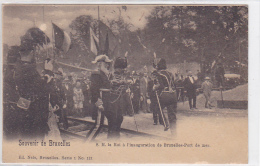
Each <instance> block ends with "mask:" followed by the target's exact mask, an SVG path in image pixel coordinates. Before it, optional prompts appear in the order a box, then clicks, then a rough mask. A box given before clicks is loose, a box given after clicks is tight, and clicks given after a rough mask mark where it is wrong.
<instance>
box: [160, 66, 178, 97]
mask: <svg viewBox="0 0 260 166" xmlns="http://www.w3.org/2000/svg"><path fill="white" fill-rule="evenodd" d="M157 80H158V85H159V86H158V88H157V90H158V91H159V94H160V93H161V92H162V91H163V90H169V86H171V87H172V88H173V89H175V88H176V87H175V84H174V77H173V74H172V73H171V72H169V71H166V70H160V71H158V75H157ZM169 84H171V85H169Z"/></svg>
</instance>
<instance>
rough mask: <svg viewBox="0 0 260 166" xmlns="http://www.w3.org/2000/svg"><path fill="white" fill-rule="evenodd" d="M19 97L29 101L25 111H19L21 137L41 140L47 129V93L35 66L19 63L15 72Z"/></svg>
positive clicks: (44, 83) (45, 84)
mask: <svg viewBox="0 0 260 166" xmlns="http://www.w3.org/2000/svg"><path fill="white" fill-rule="evenodd" d="M15 72H16V74H15V77H14V78H15V83H16V86H17V88H18V93H19V96H20V97H22V98H25V99H27V100H30V101H31V104H30V106H29V108H28V110H27V111H25V110H21V109H20V108H17V109H19V110H20V121H21V126H18V127H21V135H22V137H25V138H40V139H43V138H44V136H45V134H47V132H48V130H49V128H48V125H47V120H48V114H49V91H48V88H47V83H46V81H45V80H43V79H42V78H41V76H40V75H39V73H38V72H37V70H36V64H27V63H21V64H18V65H17V68H16V70H15Z"/></svg>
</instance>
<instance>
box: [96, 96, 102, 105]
mask: <svg viewBox="0 0 260 166" xmlns="http://www.w3.org/2000/svg"><path fill="white" fill-rule="evenodd" d="M95 105H96V107H99V106H102V107H103V101H102V100H101V99H100V98H98V100H97V102H96V103H95Z"/></svg>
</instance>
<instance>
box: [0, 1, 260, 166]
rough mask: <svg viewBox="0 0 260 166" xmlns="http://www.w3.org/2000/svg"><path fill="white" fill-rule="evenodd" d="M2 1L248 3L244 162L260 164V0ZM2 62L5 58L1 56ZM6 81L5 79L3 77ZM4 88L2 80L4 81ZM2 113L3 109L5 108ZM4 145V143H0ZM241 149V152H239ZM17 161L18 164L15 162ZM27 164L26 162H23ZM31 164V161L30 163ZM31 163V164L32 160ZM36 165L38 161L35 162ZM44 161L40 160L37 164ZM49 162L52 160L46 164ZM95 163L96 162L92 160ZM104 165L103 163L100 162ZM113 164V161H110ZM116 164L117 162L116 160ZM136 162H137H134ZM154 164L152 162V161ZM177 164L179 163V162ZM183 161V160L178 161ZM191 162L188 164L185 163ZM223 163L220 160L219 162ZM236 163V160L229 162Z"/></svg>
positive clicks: (53, 2) (19, 2) (0, 124)
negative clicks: (246, 105)
mask: <svg viewBox="0 0 260 166" xmlns="http://www.w3.org/2000/svg"><path fill="white" fill-rule="evenodd" d="M0 4H1V5H2V4H165V5H166V4H175V5H177V4H179V5H187V4H189V5H215V4H216V5H221V4H223V5H229V4H231V5H235V4H243V5H248V9H249V25H248V27H249V43H248V44H249V47H248V48H249V54H248V56H249V57H248V59H249V89H248V90H249V91H248V94H249V95H248V97H249V98H248V100H249V102H248V104H249V105H248V112H249V113H248V127H249V130H248V133H249V137H248V148H249V151H248V162H249V163H248V164H240V165H250V166H257V165H259V149H260V145H259V138H260V137H259V133H260V130H259V111H260V102H259V101H260V100H259V99H260V51H259V50H260V49H259V48H260V26H259V20H260V1H259V0H179V1H177V0H164V1H162V0H160V1H159V0H142V1H140V0H133V1H124V0H116V1H112V0H76V1H72V0H70V1H66V2H64V0H63V1H62V0H34V1H33V0H3V2H0ZM0 15H1V17H0V19H1V22H0V25H1V30H2V7H1V9H0ZM0 37H1V39H0V50H1V52H2V32H1V34H0ZM0 64H1V66H2V60H0ZM0 77H1V78H2V67H1V68H0ZM1 82H2V81H1ZM0 88H1V90H2V84H0ZM0 99H1V100H0V102H1V106H2V93H1V95H0ZM1 115H2V110H1ZM0 121H1V123H0V127H1V133H0V134H1V136H0V142H1V143H2V116H0ZM0 147H2V146H1V145H0ZM238 153H239V152H238ZM1 163H2V148H1V150H0V165H14V164H1ZM15 165H17V164H15ZM23 165H25V164H23ZM27 165H28V164H27ZM30 165H31V164H30ZM34 165H35V164H34ZM37 165H40V164H37ZM45 165H49V164H45ZM55 165H65V164H55ZM92 165H93V164H92ZM99 165H100V164H99ZM102 165H103V164H102ZM109 165H111V166H112V164H109ZM113 165H114V164H113ZM131 165H133V164H131ZM149 165H152V164H149ZM176 165H177V164H176ZM178 165H179V164H178ZM183 165H187V164H183ZM217 165H220V164H217ZM229 165H233V164H229Z"/></svg>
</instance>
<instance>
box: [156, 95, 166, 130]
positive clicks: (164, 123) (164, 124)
mask: <svg viewBox="0 0 260 166" xmlns="http://www.w3.org/2000/svg"><path fill="white" fill-rule="evenodd" d="M155 94H156V98H157V102H158V105H159V109H160V113H161V115H162V120H163V126H164V130H165V131H166V130H167V126H166V122H165V119H164V116H163V115H164V114H163V111H162V107H161V104H160V100H159V97H158V94H157V91H155Z"/></svg>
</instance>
